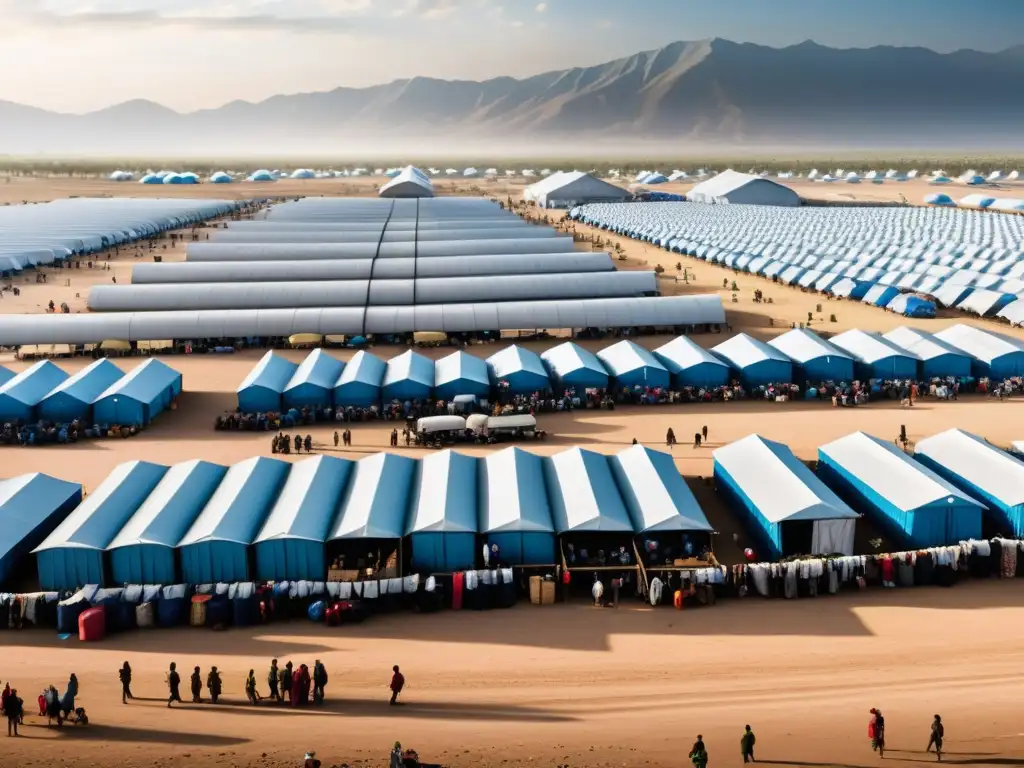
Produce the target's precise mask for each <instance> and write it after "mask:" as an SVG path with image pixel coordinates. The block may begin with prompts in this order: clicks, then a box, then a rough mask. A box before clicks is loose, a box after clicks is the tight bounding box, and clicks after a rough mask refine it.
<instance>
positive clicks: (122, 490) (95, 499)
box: [35, 461, 167, 590]
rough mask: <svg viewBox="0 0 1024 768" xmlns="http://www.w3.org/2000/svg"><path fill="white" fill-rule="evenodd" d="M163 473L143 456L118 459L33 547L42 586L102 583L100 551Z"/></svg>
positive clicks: (111, 539) (55, 587)
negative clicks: (75, 506) (95, 486)
mask: <svg viewBox="0 0 1024 768" xmlns="http://www.w3.org/2000/svg"><path fill="white" fill-rule="evenodd" d="M165 472H167V467H165V466H162V465H160V464H150V463H149V462H146V461H129V462H125V463H124V464H119V465H118V466H117V467H115V468H114V471H113V472H111V473H110V474H109V475H108V476H107V478H106V479H105V480H104V481H103V482H102V483H100V485H99V487H98V488H97V489H96V490H95V491H93V492H92V493H90V494H89V495H88V496H86V498H85V500H84V501H83V502H82V503H81V504H80V505H79V506H78V508H77V509H75V511H74V512H72V513H71V514H70V515H68V517H67V518H66V519H65V520H64V522H62V523H61V524H60V525H58V526H57V528H56V529H55V530H54V531H53V533H51V534H50V535H49V536H48V537H47V538H46V540H45V541H44V542H43V543H42V544H40V545H39V547H37V548H36V549H35V552H36V556H37V563H38V566H39V585H40V587H42V589H44V590H64V589H78V588H79V587H81V586H84V585H86V584H99V585H100V586H105V585H106V583H107V578H106V574H105V573H104V570H105V569H104V568H103V552H104V550H105V549H106V548H107V546H108V545H109V544H110V542H111V541H113V540H114V537H115V536H116V535H117V533H118V531H120V530H121V528H122V527H123V526H124V524H125V523H127V522H128V520H129V519H130V518H131V516H132V515H134V514H135V512H136V510H137V509H138V508H139V507H140V506H141V505H142V503H143V502H144V501H145V500H146V497H147V496H149V494H150V493H151V492H152V490H153V489H154V488H156V486H157V483H159V482H160V479H161V478H162V477H163V476H164V473H165Z"/></svg>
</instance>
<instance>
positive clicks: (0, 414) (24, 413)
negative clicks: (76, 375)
mask: <svg viewBox="0 0 1024 768" xmlns="http://www.w3.org/2000/svg"><path fill="white" fill-rule="evenodd" d="M67 378H68V375H67V374H66V373H65V372H64V371H63V370H61V369H60V368H58V367H57V366H56V365H54V364H53V363H51V362H50V361H49V360H40V361H39V362H38V363H36V364H35V365H33V366H32V367H30V368H27V369H26V370H24V371H22V372H21V373H19V374H18V375H17V376H15V377H14V378H12V379H9V380H8V381H7V383H6V384H4V385H3V386H0V419H4V420H7V421H31V420H32V417H33V415H34V413H35V408H36V406H37V405H39V403H40V402H41V401H42V400H43V398H45V397H46V396H47V395H48V394H49V393H50V392H52V391H53V390H54V388H55V387H58V386H60V384H62V383H63V382H64V381H65V380H66V379H67Z"/></svg>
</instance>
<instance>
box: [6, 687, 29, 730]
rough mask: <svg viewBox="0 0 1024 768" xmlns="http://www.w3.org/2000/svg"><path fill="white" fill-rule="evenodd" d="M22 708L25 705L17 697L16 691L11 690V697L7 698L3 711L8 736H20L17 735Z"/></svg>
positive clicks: (15, 689)
mask: <svg viewBox="0 0 1024 768" xmlns="http://www.w3.org/2000/svg"><path fill="white" fill-rule="evenodd" d="M24 706H25V703H24V702H23V701H22V700H21V699H20V698H19V697H18V689H17V688H14V689H12V690H11V695H10V696H9V697H8V698H7V706H6V708H5V709H4V713H5V714H6V715H7V735H8V736H12V735H13V736H20V735H21V734H20V733H18V723H19V722H21V717H22V714H23V707H24ZM12 731H13V733H12Z"/></svg>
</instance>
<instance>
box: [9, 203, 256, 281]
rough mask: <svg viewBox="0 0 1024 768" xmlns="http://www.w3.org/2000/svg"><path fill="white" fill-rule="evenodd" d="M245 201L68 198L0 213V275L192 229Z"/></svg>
mask: <svg viewBox="0 0 1024 768" xmlns="http://www.w3.org/2000/svg"><path fill="white" fill-rule="evenodd" d="M246 205H248V203H247V202H246V201H228V200H168V199H160V198H157V199H135V198H67V199H61V200H54V201H53V202H49V203H37V204H33V205H10V206H5V207H2V208H0V272H6V273H10V272H18V271H20V270H23V269H27V268H30V267H35V266H37V265H40V264H42V265H47V264H53V263H54V262H59V261H64V260H66V259H68V258H70V257H72V256H76V255H81V254H88V253H95V252H98V251H102V250H104V249H106V248H111V247H113V246H117V245H124V244H127V243H131V242H135V241H137V240H142V239H145V238H150V237H154V236H156V235H159V234H160V233H162V232H167V231H168V230H172V229H181V228H184V227H189V226H193V225H195V224H197V223H199V222H202V221H206V220H208V219H212V218H216V217H218V216H224V215H227V214H229V213H232V212H234V211H238V210H240V209H241V208H243V207H244V206H246Z"/></svg>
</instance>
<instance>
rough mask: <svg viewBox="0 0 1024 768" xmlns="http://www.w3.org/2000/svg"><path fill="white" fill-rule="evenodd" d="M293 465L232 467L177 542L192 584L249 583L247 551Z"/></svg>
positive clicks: (257, 461) (259, 462)
mask: <svg viewBox="0 0 1024 768" xmlns="http://www.w3.org/2000/svg"><path fill="white" fill-rule="evenodd" d="M289 466H290V465H289V464H288V463H287V462H284V461H280V460H278V459H268V458H264V457H258V458H252V459H246V460H245V461H241V462H239V463H237V464H233V465H232V466H231V468H230V469H228V471H227V473H226V474H225V475H224V479H223V480H222V481H221V483H220V485H219V486H218V487H217V490H216V491H215V492H214V494H213V496H212V497H210V500H209V502H207V504H206V506H205V507H203V511H202V512H200V513H199V517H197V518H196V521H195V522H194V523H193V524H192V527H191V528H189V530H188V533H186V534H185V536H184V537H183V538H182V539H181V541H179V542H178V550H179V551H180V552H181V569H182V573H183V575H184V577H185V581H186V582H187V583H189V584H211V583H214V582H218V581H225V582H231V581H249V580H251V578H252V573H251V571H250V568H249V547H250V546H251V545H252V543H253V541H255V539H256V535H257V534H258V533H259V530H260V527H261V526H262V525H263V522H264V521H265V520H266V519H267V515H269V514H270V510H271V508H272V507H273V505H274V502H275V501H276V500H277V496H278V492H279V491H280V490H281V486H282V485H284V482H285V478H286V476H287V475H288V468H289Z"/></svg>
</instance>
